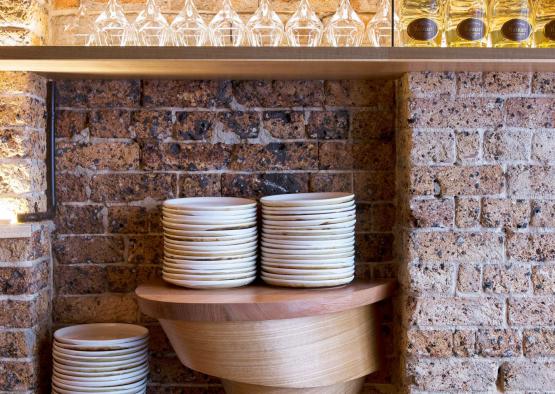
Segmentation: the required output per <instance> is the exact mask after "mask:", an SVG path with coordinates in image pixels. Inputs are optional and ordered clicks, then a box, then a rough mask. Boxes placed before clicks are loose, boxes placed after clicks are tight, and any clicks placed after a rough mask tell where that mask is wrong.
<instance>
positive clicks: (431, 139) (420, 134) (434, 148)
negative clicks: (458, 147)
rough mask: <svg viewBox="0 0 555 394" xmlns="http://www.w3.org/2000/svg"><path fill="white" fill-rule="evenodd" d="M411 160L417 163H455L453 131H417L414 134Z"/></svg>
mask: <svg viewBox="0 0 555 394" xmlns="http://www.w3.org/2000/svg"><path fill="white" fill-rule="evenodd" d="M411 161H412V162H413V163H415V164H420V165H425V164H437V163H454V161H455V134H454V133H453V132H452V131H445V132H443V131H416V132H415V133H414V134H413V136H412V149H411Z"/></svg>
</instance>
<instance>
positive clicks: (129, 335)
mask: <svg viewBox="0 0 555 394" xmlns="http://www.w3.org/2000/svg"><path fill="white" fill-rule="evenodd" d="M52 355H53V359H54V370H53V373H52V392H53V393H59V394H72V393H91V392H93V393H118V394H124V393H125V394H132V393H133V394H135V393H145V392H146V384H147V377H148V330H147V329H146V328H144V327H141V326H135V325H132V324H118V323H99V324H83V325H78V326H72V327H66V328H61V329H59V330H57V331H56V332H55V333H54V344H53V349H52Z"/></svg>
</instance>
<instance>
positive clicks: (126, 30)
mask: <svg viewBox="0 0 555 394" xmlns="http://www.w3.org/2000/svg"><path fill="white" fill-rule="evenodd" d="M94 27H95V31H94V32H93V36H92V39H91V40H92V42H93V43H94V45H104V46H125V45H138V40H137V33H136V31H135V30H134V29H133V27H132V26H131V24H130V23H129V21H128V20H127V18H126V17H125V14H124V12H123V8H122V7H121V5H119V3H118V1H117V0H109V1H108V5H107V7H106V10H104V12H103V13H101V14H100V15H99V16H98V18H96V21H95V22H94Z"/></svg>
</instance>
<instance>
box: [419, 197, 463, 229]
mask: <svg viewBox="0 0 555 394" xmlns="http://www.w3.org/2000/svg"><path fill="white" fill-rule="evenodd" d="M410 215H411V217H410V223H411V224H412V225H413V226H415V227H451V226H452V225H453V220H454V216H455V204H454V201H453V199H447V198H443V199H431V200H412V201H411V202H410Z"/></svg>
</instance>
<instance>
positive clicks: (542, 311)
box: [508, 297, 555, 326]
mask: <svg viewBox="0 0 555 394" xmlns="http://www.w3.org/2000/svg"><path fill="white" fill-rule="evenodd" d="M508 305H509V313H508V320H509V324H511V325H514V326H552V325H554V324H555V299H554V298H552V297H551V298H550V297H526V298H512V299H509V303H508Z"/></svg>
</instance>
